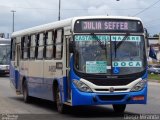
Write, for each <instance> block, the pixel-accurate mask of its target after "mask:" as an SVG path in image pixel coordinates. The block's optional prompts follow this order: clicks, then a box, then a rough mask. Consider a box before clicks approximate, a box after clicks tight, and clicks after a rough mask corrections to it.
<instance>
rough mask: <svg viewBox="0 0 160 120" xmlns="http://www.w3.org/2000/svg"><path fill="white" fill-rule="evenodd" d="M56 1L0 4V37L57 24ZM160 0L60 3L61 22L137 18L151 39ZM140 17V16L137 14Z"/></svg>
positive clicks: (158, 25) (159, 20)
mask: <svg viewBox="0 0 160 120" xmlns="http://www.w3.org/2000/svg"><path fill="white" fill-rule="evenodd" d="M58 3H59V0H0V33H12V22H13V16H12V15H13V14H12V12H11V11H12V10H15V11H16V12H15V17H14V18H15V31H18V30H22V29H26V28H29V27H34V26H37V25H41V24H46V23H50V22H54V21H57V20H58V5H59V4H58ZM159 11H160V0H119V1H117V0H61V19H66V18H70V17H75V16H91V15H109V16H114V15H116V16H136V17H139V18H141V19H142V21H143V24H144V26H145V28H147V30H148V32H149V33H150V35H154V34H159V33H160V13H159ZM138 13H139V14H138Z"/></svg>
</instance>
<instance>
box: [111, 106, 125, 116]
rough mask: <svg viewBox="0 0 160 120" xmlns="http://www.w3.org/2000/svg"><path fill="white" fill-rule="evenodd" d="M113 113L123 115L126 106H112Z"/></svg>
mask: <svg viewBox="0 0 160 120" xmlns="http://www.w3.org/2000/svg"><path fill="white" fill-rule="evenodd" d="M113 109H114V112H116V113H120V114H123V113H124V111H125V109H126V104H119V105H113Z"/></svg>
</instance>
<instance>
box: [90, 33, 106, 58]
mask: <svg viewBox="0 0 160 120" xmlns="http://www.w3.org/2000/svg"><path fill="white" fill-rule="evenodd" d="M91 35H92V36H93V37H94V38H95V39H96V41H98V43H99V46H100V47H101V48H102V49H103V50H105V57H106V60H107V45H106V41H105V45H104V44H103V42H102V41H101V40H100V39H99V38H98V37H97V35H95V34H94V33H91Z"/></svg>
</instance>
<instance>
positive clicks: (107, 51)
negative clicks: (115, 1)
mask: <svg viewBox="0 0 160 120" xmlns="http://www.w3.org/2000/svg"><path fill="white" fill-rule="evenodd" d="M124 37H126V34H123V35H116V34H113V35H102V34H96V35H95V34H94V35H92V34H91V35H85V34H83V35H82V34H81V35H80V34H77V35H75V36H74V41H75V57H74V58H75V68H76V70H78V71H79V72H82V73H86V74H108V75H111V74H118V75H126V74H133V73H137V72H142V71H143V70H144V69H145V64H146V62H145V48H144V47H145V46H144V36H140V35H138V36H137V35H128V36H127V37H126V38H125V40H124ZM121 41H123V42H121ZM119 42H121V45H119V46H118V47H117V45H118V44H119Z"/></svg>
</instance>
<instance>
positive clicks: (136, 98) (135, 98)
mask: <svg viewBox="0 0 160 120" xmlns="http://www.w3.org/2000/svg"><path fill="white" fill-rule="evenodd" d="M132 100H144V96H135V97H133V98H132Z"/></svg>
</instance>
